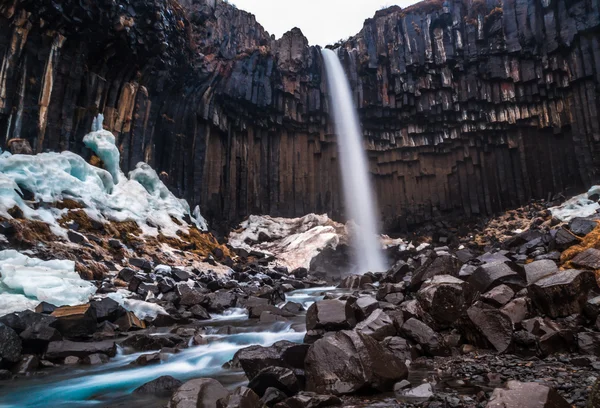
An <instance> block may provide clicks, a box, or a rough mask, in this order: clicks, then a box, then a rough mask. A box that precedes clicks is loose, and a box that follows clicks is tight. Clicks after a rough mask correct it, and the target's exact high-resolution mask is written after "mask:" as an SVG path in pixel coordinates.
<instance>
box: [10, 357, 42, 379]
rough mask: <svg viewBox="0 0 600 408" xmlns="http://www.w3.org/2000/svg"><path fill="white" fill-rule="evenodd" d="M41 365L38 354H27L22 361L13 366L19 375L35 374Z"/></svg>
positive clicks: (14, 371)
mask: <svg viewBox="0 0 600 408" xmlns="http://www.w3.org/2000/svg"><path fill="white" fill-rule="evenodd" d="M39 366H40V359H39V358H38V356H35V355H32V354H27V355H24V356H23V357H21V361H19V363H18V364H17V365H16V366H15V367H14V368H13V373H14V374H15V375H18V376H28V375H31V374H33V373H34V372H35V371H36V370H37V369H38V367H39Z"/></svg>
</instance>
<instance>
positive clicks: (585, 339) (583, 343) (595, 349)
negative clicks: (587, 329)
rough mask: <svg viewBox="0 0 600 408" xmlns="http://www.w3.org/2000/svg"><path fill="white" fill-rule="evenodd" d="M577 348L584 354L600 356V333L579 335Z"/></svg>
mask: <svg viewBox="0 0 600 408" xmlns="http://www.w3.org/2000/svg"><path fill="white" fill-rule="evenodd" d="M577 346H578V347H579V352H580V353H582V354H588V355H593V356H600V333H597V332H594V333H579V334H577Z"/></svg>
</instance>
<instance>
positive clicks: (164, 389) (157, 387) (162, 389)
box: [133, 375, 183, 397]
mask: <svg viewBox="0 0 600 408" xmlns="http://www.w3.org/2000/svg"><path fill="white" fill-rule="evenodd" d="M182 384H183V383H182V382H181V381H179V380H178V379H176V378H173V377H171V376H170V375H163V376H162V377H158V378H157V379H155V380H152V381H149V382H147V383H146V384H144V385H141V386H139V387H137V388H136V389H135V390H133V393H134V394H143V395H154V396H157V397H170V396H171V395H173V392H174V391H175V390H176V389H178V388H179V387H181V385H182Z"/></svg>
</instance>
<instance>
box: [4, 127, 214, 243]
mask: <svg viewBox="0 0 600 408" xmlns="http://www.w3.org/2000/svg"><path fill="white" fill-rule="evenodd" d="M93 129H94V131H92V132H91V133H89V134H88V135H86V136H85V137H84V139H83V141H84V143H85V145H86V146H88V147H89V148H90V149H92V150H93V151H94V152H95V153H96V155H98V157H100V159H102V161H103V163H104V166H105V168H106V169H107V170H104V169H100V168H97V167H95V166H92V165H90V164H89V163H87V162H86V161H85V160H84V159H83V158H82V157H80V156H78V155H76V154H74V153H71V152H68V151H67V152H62V153H41V154H38V155H35V156H31V155H10V153H7V152H5V153H3V154H2V155H1V156H0V215H2V216H4V217H6V218H10V215H9V214H8V210H9V209H10V208H12V207H14V206H15V205H16V206H18V207H19V208H20V209H21V210H22V211H23V213H24V215H25V217H27V218H29V219H33V220H39V221H44V222H46V223H48V224H50V227H51V229H52V231H53V232H54V233H55V234H57V235H61V236H63V237H64V236H65V235H66V232H65V231H64V230H63V229H62V228H61V227H60V226H59V225H58V222H57V220H58V219H60V217H61V216H62V215H63V214H64V213H65V212H66V211H67V210H58V209H56V208H44V206H40V207H39V208H38V209H36V210H34V209H33V208H31V207H30V206H28V205H27V203H26V202H25V201H24V200H23V199H22V198H21V196H20V195H19V194H20V193H21V189H27V190H28V191H30V192H31V193H33V195H34V197H35V200H36V201H37V202H42V203H55V202H58V201H61V200H63V199H65V198H70V199H72V200H75V201H77V202H79V203H80V204H82V205H83V206H85V211H86V212H87V214H88V215H89V216H90V217H91V218H93V219H95V220H96V221H100V222H106V221H135V222H136V223H137V224H138V225H139V226H140V228H141V229H142V231H143V232H144V234H146V235H154V236H155V235H157V234H158V232H159V229H160V232H161V233H163V234H164V235H169V236H176V234H175V233H176V232H177V230H183V231H184V232H187V228H186V227H185V225H186V222H185V219H188V220H189V219H191V220H192V221H193V222H194V223H195V224H196V226H197V227H198V228H199V229H202V230H206V229H207V226H206V221H205V220H204V219H203V218H202V217H201V215H200V212H199V210H195V211H194V215H192V214H191V212H190V207H189V205H188V203H187V202H186V201H185V200H180V199H178V198H177V197H175V196H174V195H173V194H172V193H171V192H170V191H169V190H168V188H167V187H166V186H165V185H164V184H163V182H162V181H161V180H160V178H159V177H158V175H157V174H156V172H155V171H154V170H153V169H152V168H151V167H150V166H148V165H147V164H145V163H138V165H137V166H136V168H135V170H133V171H131V172H130V173H129V177H126V176H125V175H124V174H123V173H122V172H121V170H120V168H119V161H120V154H119V149H118V148H117V146H116V145H115V137H114V136H113V135H112V134H111V133H110V132H108V131H105V130H102V117H101V116H99V117H98V118H97V120H96V121H94V127H93ZM172 218H175V219H177V220H178V221H179V224H181V225H178V223H176V222H174V221H173V219H172Z"/></svg>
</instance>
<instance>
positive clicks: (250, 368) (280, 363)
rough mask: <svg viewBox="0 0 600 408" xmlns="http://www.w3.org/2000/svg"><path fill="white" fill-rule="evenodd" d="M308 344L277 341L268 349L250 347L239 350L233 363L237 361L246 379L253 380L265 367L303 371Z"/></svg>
mask: <svg viewBox="0 0 600 408" xmlns="http://www.w3.org/2000/svg"><path fill="white" fill-rule="evenodd" d="M308 348H309V345H308V344H297V343H292V342H290V341H285V340H284V341H278V342H277V343H275V344H273V345H272V346H270V347H263V346H250V347H246V348H243V349H241V350H239V351H238V352H237V353H236V354H235V356H234V361H239V363H240V365H241V366H242V369H243V370H244V372H245V373H246V377H248V379H250V380H251V379H252V378H254V377H255V376H256V375H257V374H258V372H259V371H260V370H262V369H265V368H267V367H272V366H275V367H284V368H290V369H304V359H305V358H306V353H307V352H308Z"/></svg>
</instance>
